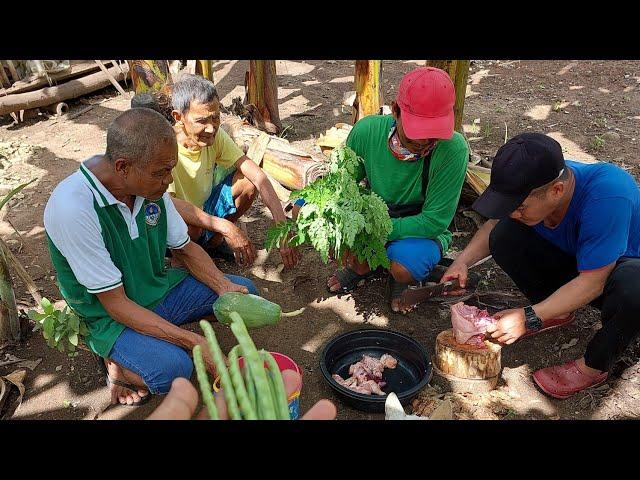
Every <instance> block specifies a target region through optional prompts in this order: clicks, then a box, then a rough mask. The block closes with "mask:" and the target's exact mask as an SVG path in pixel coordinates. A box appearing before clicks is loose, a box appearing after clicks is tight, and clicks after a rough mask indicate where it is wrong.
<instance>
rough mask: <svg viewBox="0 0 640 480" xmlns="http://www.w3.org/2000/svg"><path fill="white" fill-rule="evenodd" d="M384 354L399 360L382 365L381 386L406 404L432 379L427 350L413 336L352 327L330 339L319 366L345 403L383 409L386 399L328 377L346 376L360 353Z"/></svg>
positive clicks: (371, 410) (367, 409)
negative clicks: (351, 387) (358, 391)
mask: <svg viewBox="0 0 640 480" xmlns="http://www.w3.org/2000/svg"><path fill="white" fill-rule="evenodd" d="M383 353H388V354H389V355H392V356H393V357H394V358H395V359H396V360H398V365H397V366H396V368H394V369H389V368H385V370H384V373H383V377H382V378H383V380H384V381H385V382H387V384H386V385H385V387H384V388H383V389H382V391H383V392H385V393H387V394H388V393H390V392H395V394H396V395H397V396H398V398H399V399H400V403H402V404H403V405H406V404H407V403H409V402H410V401H411V400H412V399H413V398H414V397H415V396H416V395H417V394H418V392H419V391H420V390H422V389H423V388H424V387H425V386H426V385H427V384H428V383H429V381H430V380H431V374H432V366H431V359H430V358H429V353H428V352H427V350H426V349H425V348H424V347H423V346H422V345H420V343H418V342H417V341H415V340H414V339H412V338H410V337H408V336H406V335H403V334H401V333H398V332H392V331H389V330H377V329H366V330H354V331H351V332H348V333H344V334H342V335H339V336H337V337H335V338H334V339H332V340H331V341H329V343H328V344H327V345H326V346H325V348H324V350H323V352H322V356H321V357H320V369H321V370H322V375H323V376H324V378H325V380H326V381H327V382H328V383H329V386H330V387H331V388H332V389H333V390H335V392H336V393H337V394H338V395H339V396H340V398H341V399H342V400H344V402H345V403H347V404H349V405H351V406H352V407H354V408H356V409H358V410H363V411H366V412H384V403H385V401H386V399H387V397H386V395H385V396H380V395H364V394H362V393H357V392H354V391H353V390H350V389H348V388H347V387H343V386H342V385H340V384H339V383H338V382H336V381H335V380H334V379H333V378H332V377H331V376H332V375H333V374H334V373H337V374H338V375H340V376H341V377H342V378H345V379H346V378H348V377H349V376H350V375H349V367H350V366H351V365H352V364H354V363H356V362H357V361H359V360H361V359H362V355H365V354H366V355H370V356H372V357H376V358H380V357H381V356H382V354H383Z"/></svg>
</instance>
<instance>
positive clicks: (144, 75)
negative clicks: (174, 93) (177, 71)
mask: <svg viewBox="0 0 640 480" xmlns="http://www.w3.org/2000/svg"><path fill="white" fill-rule="evenodd" d="M127 62H128V63H129V72H130V75H131V81H132V82H133V88H134V90H135V92H136V94H137V93H145V92H148V91H150V90H163V89H165V88H166V87H167V86H168V85H171V84H172V83H173V80H172V79H171V73H170V72H169V62H168V61H167V60H127Z"/></svg>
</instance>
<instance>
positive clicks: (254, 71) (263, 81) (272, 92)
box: [247, 60, 282, 133]
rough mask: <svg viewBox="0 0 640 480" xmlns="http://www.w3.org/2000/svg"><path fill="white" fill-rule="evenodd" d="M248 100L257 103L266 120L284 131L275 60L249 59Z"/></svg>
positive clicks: (279, 130)
mask: <svg viewBox="0 0 640 480" xmlns="http://www.w3.org/2000/svg"><path fill="white" fill-rule="evenodd" d="M247 100H248V103H251V104H253V105H255V106H256V107H257V108H258V110H259V111H260V113H261V114H262V118H263V119H264V121H265V122H271V123H272V124H273V125H275V127H276V128H277V130H278V133H280V132H281V131H282V123H281V122H280V112H279V110H278V78H277V76H276V62H275V60H249V75H248V78H247Z"/></svg>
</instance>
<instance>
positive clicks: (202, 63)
mask: <svg viewBox="0 0 640 480" xmlns="http://www.w3.org/2000/svg"><path fill="white" fill-rule="evenodd" d="M196 73H197V74H198V75H202V76H203V77H204V78H206V79H207V80H211V81H212V82H213V60H198V63H197V65H196Z"/></svg>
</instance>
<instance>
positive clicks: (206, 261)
mask: <svg viewBox="0 0 640 480" xmlns="http://www.w3.org/2000/svg"><path fill="white" fill-rule="evenodd" d="M171 252H172V253H173V255H174V256H175V257H176V258H177V259H178V260H180V261H182V263H183V264H184V265H185V266H186V267H187V270H189V273H191V275H193V277H195V278H196V279H197V280H199V281H201V282H202V283H204V284H205V285H206V286H208V287H209V288H210V289H211V290H213V291H214V292H216V293H217V294H218V295H222V294H224V293H227V292H242V293H249V291H248V290H247V288H246V287H244V286H242V285H238V284H236V283H233V282H232V281H230V280H229V279H228V278H227V277H225V276H224V274H223V273H222V272H221V271H220V270H219V269H218V267H216V264H215V263H214V262H213V260H212V259H211V257H210V256H209V255H207V253H206V252H205V251H204V250H203V249H202V247H201V246H200V245H198V244H197V243H194V242H189V243H187V244H186V245H185V246H184V247H183V248H181V249H176V250H171Z"/></svg>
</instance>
